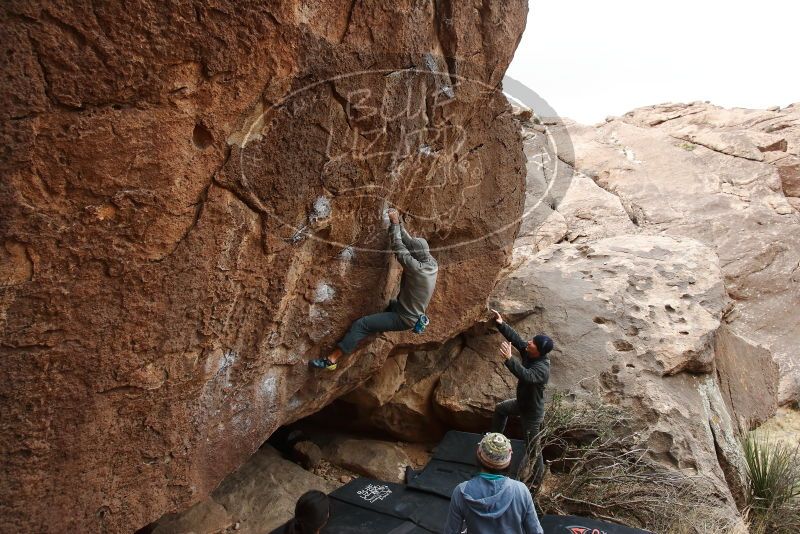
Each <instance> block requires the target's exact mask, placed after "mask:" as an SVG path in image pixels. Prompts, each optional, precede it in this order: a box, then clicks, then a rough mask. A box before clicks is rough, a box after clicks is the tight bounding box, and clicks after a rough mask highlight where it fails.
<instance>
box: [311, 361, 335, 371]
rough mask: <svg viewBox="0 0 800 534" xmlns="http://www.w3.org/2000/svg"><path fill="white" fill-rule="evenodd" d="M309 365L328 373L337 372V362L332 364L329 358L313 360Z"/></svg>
mask: <svg viewBox="0 0 800 534" xmlns="http://www.w3.org/2000/svg"><path fill="white" fill-rule="evenodd" d="M308 364H309V365H310V366H311V367H314V368H316V369H325V370H326V371H335V370H336V362H332V361H330V360H329V359H328V358H317V359H316V360H311V361H310V362H308Z"/></svg>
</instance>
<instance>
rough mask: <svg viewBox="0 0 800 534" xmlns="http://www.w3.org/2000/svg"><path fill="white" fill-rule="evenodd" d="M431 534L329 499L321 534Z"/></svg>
mask: <svg viewBox="0 0 800 534" xmlns="http://www.w3.org/2000/svg"><path fill="white" fill-rule="evenodd" d="M365 532H369V533H374V534H431V531H430V530H425V529H424V528H422V527H419V526H417V525H415V524H414V523H412V522H411V521H406V520H403V519H398V518H396V517H392V516H390V515H386V514H383V513H380V512H376V511H375V510H369V509H367V508H362V507H360V506H354V505H352V504H348V503H346V502H342V501H339V500H336V499H331V518H330V520H328V524H326V525H325V528H323V529H322V534H363V533H365Z"/></svg>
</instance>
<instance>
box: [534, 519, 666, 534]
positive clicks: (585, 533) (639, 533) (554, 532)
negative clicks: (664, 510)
mask: <svg viewBox="0 0 800 534" xmlns="http://www.w3.org/2000/svg"><path fill="white" fill-rule="evenodd" d="M539 521H540V522H541V523H542V529H543V530H544V531H545V532H547V533H548V534H652V533H651V532H649V531H647V530H641V529H638V528H631V527H624V526H622V525H615V524H614V523H607V522H605V521H597V520H596V519H587V518H585V517H578V516H574V515H546V516H543V517H541V518H540V519H539Z"/></svg>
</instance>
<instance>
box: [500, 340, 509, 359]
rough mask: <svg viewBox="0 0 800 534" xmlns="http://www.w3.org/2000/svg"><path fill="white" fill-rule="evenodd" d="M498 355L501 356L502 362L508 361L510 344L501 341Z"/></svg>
mask: <svg viewBox="0 0 800 534" xmlns="http://www.w3.org/2000/svg"><path fill="white" fill-rule="evenodd" d="M500 354H502V355H503V359H504V360H508V359H509V358H511V356H512V352H511V343H509V342H508V341H503V342H502V343H501V344H500Z"/></svg>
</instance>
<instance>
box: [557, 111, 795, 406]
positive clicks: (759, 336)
mask: <svg viewBox="0 0 800 534" xmlns="http://www.w3.org/2000/svg"><path fill="white" fill-rule="evenodd" d="M569 130H570V134H571V138H572V142H573V145H574V149H575V154H576V162H575V165H576V167H577V170H578V171H579V172H581V173H585V174H586V175H589V176H591V177H592V178H594V180H595V181H596V183H597V184H598V185H600V186H601V187H602V188H603V189H605V190H607V191H609V192H611V193H613V194H614V195H616V196H618V197H619V199H620V201H621V203H622V205H623V206H624V208H625V210H626V211H627V212H628V214H629V216H630V218H631V220H632V221H633V222H634V224H635V225H636V226H637V227H638V230H639V231H642V232H645V233H652V234H656V233H658V234H666V235H672V236H686V237H691V238H694V239H697V240H698V241H700V242H702V243H704V244H706V245H708V246H709V247H711V248H712V249H713V250H715V251H716V253H717V254H718V255H719V257H720V266H721V268H722V272H723V274H724V282H725V287H726V290H727V292H728V294H729V295H730V297H731V299H732V304H733V307H732V309H731V310H730V312H729V313H728V314H727V316H726V321H727V322H728V326H729V327H730V330H731V331H732V332H733V333H735V335H737V336H739V337H741V338H743V339H745V340H747V342H748V343H750V344H754V345H758V346H763V347H764V348H765V349H767V350H768V351H770V352H771V353H772V355H773V357H774V358H775V360H776V361H777V362H778V364H779V366H780V374H781V383H780V400H781V402H782V403H792V402H797V401H798V400H800V364H799V363H798V361H799V360H798V359H797V357H796V348H797V346H798V345H800V314H798V313H796V310H797V309H798V308H800V284H799V283H798V282H800V269H798V265H800V232H799V231H798V228H800V213H799V212H798V210H797V208H798V207H800V205H799V204H798V202H797V200H798V197H797V195H798V194H800V193H798V189H797V187H796V184H797V176H798V175H797V169H798V168H800V167H798V162H800V160H799V159H798V156H800V107H798V106H797V105H792V106H789V107H787V108H783V109H776V110H775V109H774V110H770V111H765V110H747V109H722V108H719V107H716V106H713V105H710V104H703V103H694V104H664V105H659V106H652V107H647V108H641V109H637V110H634V111H632V112H630V113H627V114H625V115H624V116H623V117H621V118H615V119H612V120H609V121H608V122H606V123H605V124H602V125H600V126H597V127H586V126H580V125H570V127H569Z"/></svg>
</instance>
